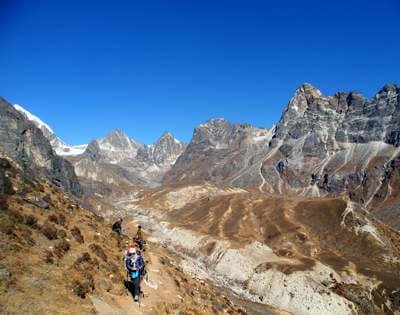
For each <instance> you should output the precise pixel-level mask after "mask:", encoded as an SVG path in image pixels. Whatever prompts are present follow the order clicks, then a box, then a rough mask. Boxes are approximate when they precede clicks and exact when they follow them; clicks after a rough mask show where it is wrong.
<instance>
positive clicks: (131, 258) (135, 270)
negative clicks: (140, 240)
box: [125, 247, 144, 302]
mask: <svg viewBox="0 0 400 315" xmlns="http://www.w3.org/2000/svg"><path fill="white" fill-rule="evenodd" d="M125 267H126V269H127V270H128V274H129V278H130V280H131V281H130V282H131V288H130V291H131V293H132V294H133V296H134V300H135V302H138V301H139V295H140V282H141V279H142V273H143V269H144V261H143V258H142V256H141V255H140V252H139V251H138V250H136V248H135V247H130V248H129V249H128V253H127V256H126V257H125Z"/></svg>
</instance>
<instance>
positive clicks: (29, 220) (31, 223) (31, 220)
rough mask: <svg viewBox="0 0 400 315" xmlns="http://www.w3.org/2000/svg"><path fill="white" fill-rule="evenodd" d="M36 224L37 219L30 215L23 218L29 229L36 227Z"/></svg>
mask: <svg viewBox="0 0 400 315" xmlns="http://www.w3.org/2000/svg"><path fill="white" fill-rule="evenodd" d="M37 222H38V219H37V218H36V217H35V216H34V215H32V214H30V215H28V216H27V217H26V218H25V224H26V225H29V226H31V227H37Z"/></svg>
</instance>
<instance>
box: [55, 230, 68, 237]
mask: <svg viewBox="0 0 400 315" xmlns="http://www.w3.org/2000/svg"><path fill="white" fill-rule="evenodd" d="M57 236H58V238H66V237H67V232H65V230H63V229H59V230H58V231H57Z"/></svg>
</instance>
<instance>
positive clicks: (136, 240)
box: [133, 225, 144, 250]
mask: <svg viewBox="0 0 400 315" xmlns="http://www.w3.org/2000/svg"><path fill="white" fill-rule="evenodd" d="M133 242H134V243H136V244H137V245H138V246H139V249H140V250H143V245H144V238H143V231H142V226H141V225H139V226H138V229H137V232H136V234H135V236H134V237H133Z"/></svg>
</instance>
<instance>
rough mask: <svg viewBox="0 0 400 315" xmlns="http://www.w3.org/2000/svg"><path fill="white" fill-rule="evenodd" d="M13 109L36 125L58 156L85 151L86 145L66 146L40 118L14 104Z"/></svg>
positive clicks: (78, 153) (73, 154)
mask: <svg viewBox="0 0 400 315" xmlns="http://www.w3.org/2000/svg"><path fill="white" fill-rule="evenodd" d="M14 108H15V109H16V110H17V111H19V112H20V113H22V114H23V115H24V116H25V117H26V118H28V119H29V120H30V121H31V122H33V123H34V124H35V125H36V127H38V128H39V129H40V130H42V132H43V135H44V136H45V137H46V138H47V139H48V140H49V141H50V144H51V146H52V147H53V149H54V151H56V153H57V154H58V155H61V156H75V155H80V154H82V153H83V152H84V151H85V150H86V147H87V144H80V145H72V146H71V145H68V144H66V143H65V142H64V141H62V140H61V139H60V138H58V137H57V136H56V134H55V133H54V131H53V129H51V128H50V126H49V125H48V124H46V123H45V122H43V121H42V120H41V119H40V118H38V117H37V116H35V115H33V114H32V113H30V112H29V111H27V110H26V109H25V108H23V107H22V106H21V105H18V104H14Z"/></svg>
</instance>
